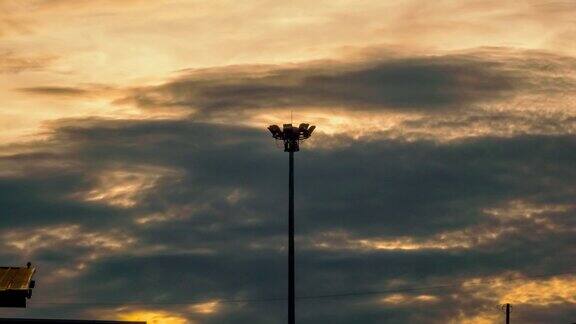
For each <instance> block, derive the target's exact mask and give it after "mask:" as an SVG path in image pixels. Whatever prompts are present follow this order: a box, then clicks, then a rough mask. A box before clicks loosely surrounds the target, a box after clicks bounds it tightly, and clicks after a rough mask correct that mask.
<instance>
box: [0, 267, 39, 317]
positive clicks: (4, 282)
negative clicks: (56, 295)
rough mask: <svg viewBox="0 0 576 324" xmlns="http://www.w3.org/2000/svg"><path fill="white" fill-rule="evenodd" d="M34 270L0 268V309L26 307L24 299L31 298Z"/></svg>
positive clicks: (27, 268)
mask: <svg viewBox="0 0 576 324" xmlns="http://www.w3.org/2000/svg"><path fill="white" fill-rule="evenodd" d="M34 272H36V268H34V267H32V266H31V265H30V264H28V266H27V267H0V307H26V298H30V297H31V296H32V288H34V281H33V280H32V276H33V275H34Z"/></svg>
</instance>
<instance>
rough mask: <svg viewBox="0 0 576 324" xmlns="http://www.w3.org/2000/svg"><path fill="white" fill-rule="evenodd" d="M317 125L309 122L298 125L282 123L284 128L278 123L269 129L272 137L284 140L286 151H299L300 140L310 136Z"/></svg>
mask: <svg viewBox="0 0 576 324" xmlns="http://www.w3.org/2000/svg"><path fill="white" fill-rule="evenodd" d="M315 128H316V126H310V124H307V123H301V124H300V125H299V126H298V127H294V126H292V124H284V125H282V129H280V127H279V126H278V125H270V126H268V130H269V131H270V133H272V137H274V138H275V139H278V140H282V141H284V151H285V152H298V151H299V150H300V141H302V140H305V139H307V138H309V137H310V136H311V135H312V132H313V131H314V129H315Z"/></svg>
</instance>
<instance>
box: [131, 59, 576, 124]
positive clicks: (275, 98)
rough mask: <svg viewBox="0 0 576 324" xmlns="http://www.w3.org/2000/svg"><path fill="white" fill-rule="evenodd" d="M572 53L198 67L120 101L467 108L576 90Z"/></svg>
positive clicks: (211, 109) (220, 110) (241, 109)
mask: <svg viewBox="0 0 576 324" xmlns="http://www.w3.org/2000/svg"><path fill="white" fill-rule="evenodd" d="M575 66H576V61H575V60H574V59H573V58H571V57H563V56H557V55H552V54H547V53H541V52H532V51H525V52H522V51H514V50H511V49H504V48H482V49H477V50H476V51H471V52H469V53H461V54H446V55H436V56H420V57H417V56H416V57H410V56H406V57H397V56H395V57H389V56H386V55H383V56H382V57H379V56H378V55H374V54H371V55H370V57H369V58H365V59H362V60H357V61H355V62H348V63H342V62H329V61H326V62H320V63H309V64H302V65H291V66H243V67H242V66H241V67H230V68H215V69H208V70H196V71H194V70H193V71H190V72H189V73H186V74H185V75H184V76H182V77H180V78H177V79H175V80H173V81H169V82H167V83H165V84H163V85H160V86H153V87H146V88H140V89H135V90H134V91H133V94H132V95H131V96H129V97H127V98H125V99H124V101H135V102H136V103H137V104H138V105H140V106H142V107H146V108H149V109H154V108H159V107H166V106H168V107H170V106H177V107H188V108H190V109H192V110H194V111H195V112H196V113H197V117H209V116H222V115H227V114H230V113H231V112H233V113H235V114H242V113H248V112H254V111H256V110H261V109H269V108H278V107H280V108H284V107H315V108H318V109H333V108H335V107H337V108H343V109H346V110H351V111H402V112H414V111H417V112H432V113H434V112H446V111H454V110H468V109H471V108H472V107H473V106H475V105H477V104H482V103H494V102H498V101H501V100H504V99H511V98H514V97H515V96H517V95H520V94H526V93H534V92H540V93H547V94H548V95H552V94H554V93H557V92H561V91H573V90H574V88H575V86H576V82H575V81H574V79H573V78H570V77H569V76H567V75H566V74H565V73H566V71H568V70H570V67H572V68H573V67H575Z"/></svg>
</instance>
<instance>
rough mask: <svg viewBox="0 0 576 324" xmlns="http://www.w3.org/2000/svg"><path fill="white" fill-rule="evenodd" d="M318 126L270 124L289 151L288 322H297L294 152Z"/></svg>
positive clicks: (273, 134)
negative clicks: (279, 125)
mask: <svg viewBox="0 0 576 324" xmlns="http://www.w3.org/2000/svg"><path fill="white" fill-rule="evenodd" d="M315 128H316V126H310V125H309V124H304V123H302V124H300V126H299V127H298V128H296V127H293V126H292V124H284V127H283V129H280V127H278V125H271V126H268V130H270V133H272V137H274V138H275V139H277V140H281V141H284V152H288V153H289V161H290V166H289V175H288V177H289V185H288V191H289V199H288V323H289V324H294V323H295V318H296V317H295V313H296V307H295V294H294V282H295V276H294V152H298V151H299V150H300V141H302V140H305V139H307V138H309V137H310V136H311V135H312V132H313V131H314V129H315Z"/></svg>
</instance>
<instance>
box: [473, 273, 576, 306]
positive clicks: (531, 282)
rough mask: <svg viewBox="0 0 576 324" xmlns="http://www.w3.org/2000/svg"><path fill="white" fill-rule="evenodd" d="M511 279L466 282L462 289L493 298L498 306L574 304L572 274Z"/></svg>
mask: <svg viewBox="0 0 576 324" xmlns="http://www.w3.org/2000/svg"><path fill="white" fill-rule="evenodd" d="M512 279H514V280H510V281H508V280H506V278H491V279H470V280H467V281H466V282H464V283H463V285H462V287H463V288H464V290H465V291H468V292H470V293H472V294H473V295H475V296H476V297H478V298H483V299H485V298H487V299H497V300H498V303H500V304H503V303H511V304H532V305H542V306H547V305H551V304H576V276H574V275H566V276H558V277H552V278H544V279H522V277H521V276H520V277H518V276H517V277H513V278H512Z"/></svg>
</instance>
